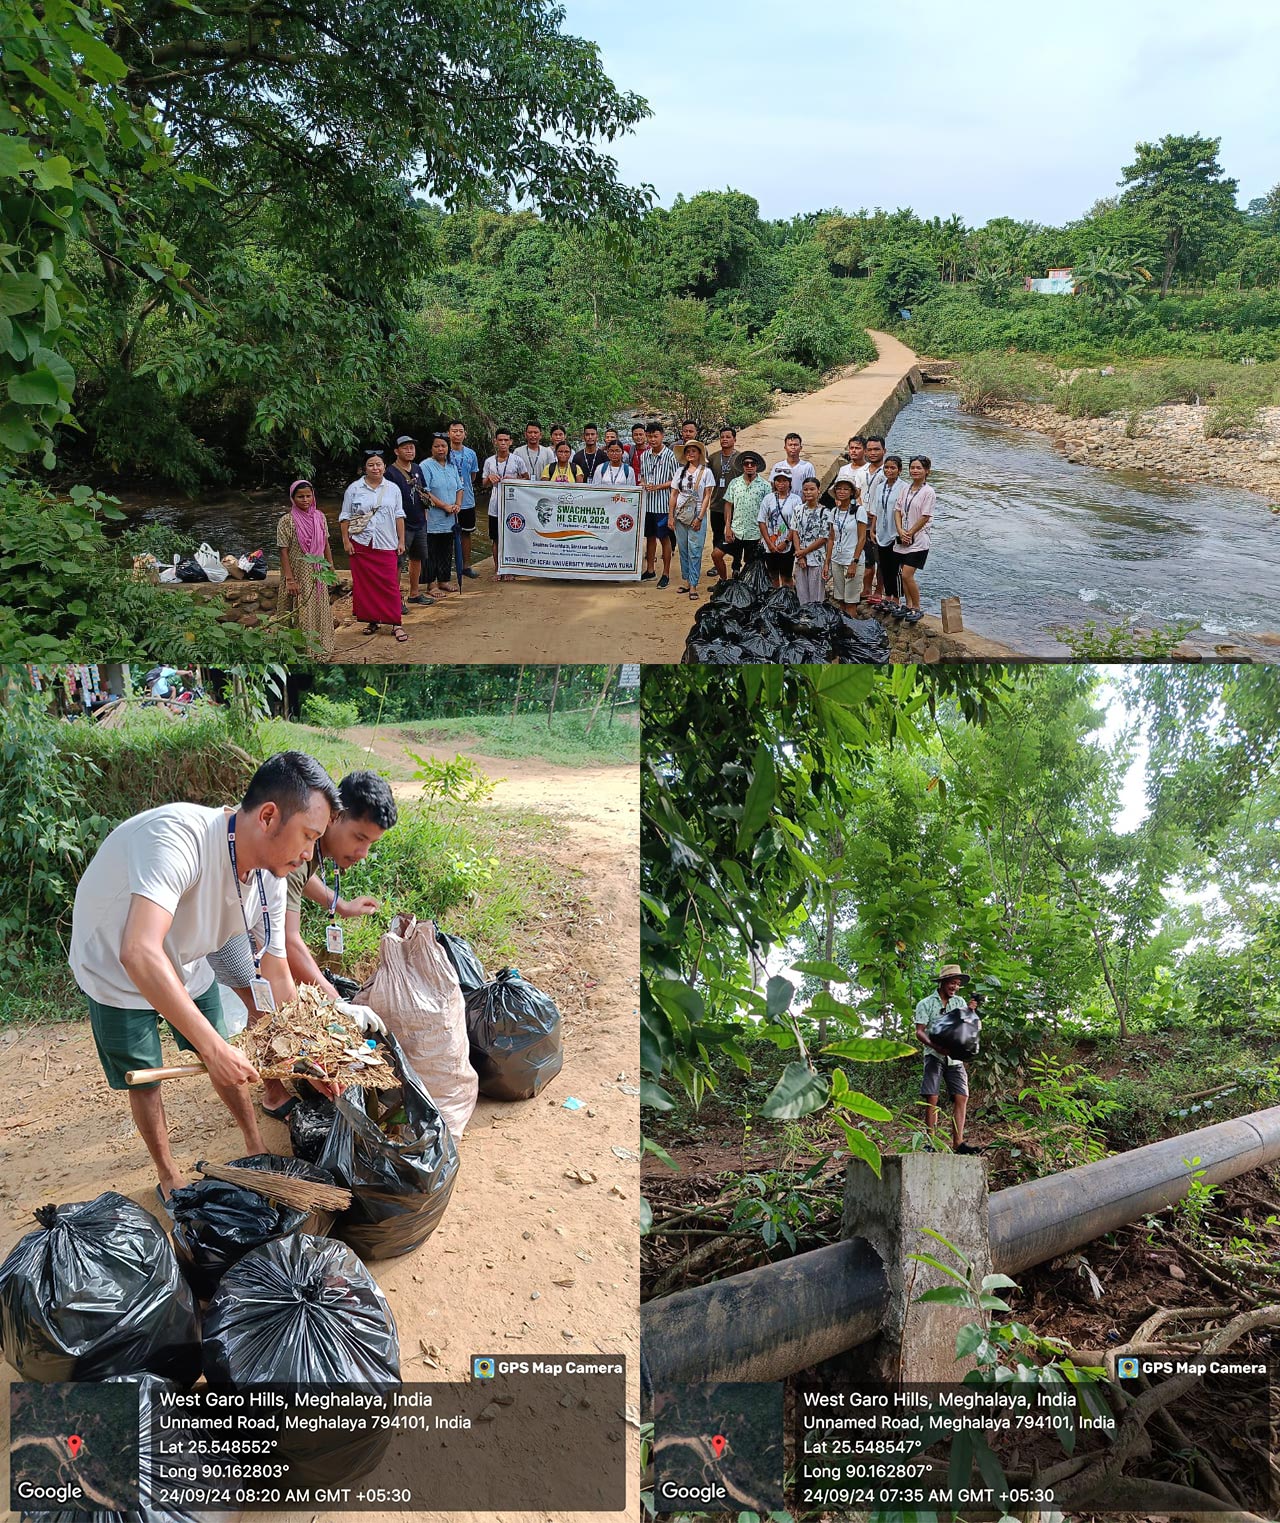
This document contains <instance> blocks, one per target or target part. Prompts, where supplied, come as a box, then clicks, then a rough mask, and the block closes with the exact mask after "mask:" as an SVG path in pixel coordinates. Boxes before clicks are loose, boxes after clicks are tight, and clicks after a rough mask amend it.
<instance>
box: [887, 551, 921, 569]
mask: <svg viewBox="0 0 1280 1523" xmlns="http://www.w3.org/2000/svg"><path fill="white" fill-rule="evenodd" d="M893 553H894V555H896V556H897V558H898V564H899V566H914V567H915V569H916V570H917V571H919V569H920V568H921V566H923V565H924V563H925V561H927V560H928V558H929V552H928V551H927V550H898V549H895V550H894V552H893Z"/></svg>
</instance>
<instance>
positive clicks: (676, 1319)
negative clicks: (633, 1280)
mask: <svg viewBox="0 0 1280 1523" xmlns="http://www.w3.org/2000/svg"><path fill="white" fill-rule="evenodd" d="M888 1301H889V1282H888V1280H887V1278H886V1276H885V1272H884V1265H883V1264H882V1263H881V1262H880V1257H879V1255H878V1254H877V1253H876V1252H875V1251H874V1250H873V1249H872V1248H871V1247H870V1245H869V1244H867V1243H864V1242H863V1241H862V1239H861V1238H854V1239H851V1240H850V1241H847V1242H843V1243H832V1244H831V1246H830V1247H828V1248H815V1249H813V1250H812V1251H811V1252H809V1253H801V1254H798V1255H797V1256H796V1257H795V1258H793V1259H782V1260H781V1261H780V1262H779V1263H777V1264H765V1265H764V1266H762V1267H761V1268H760V1269H749V1270H747V1271H746V1272H745V1273H743V1274H735V1275H730V1276H728V1278H727V1279H723V1280H716V1281H714V1282H713V1283H712V1284H710V1285H699V1286H696V1287H695V1288H694V1289H692V1290H678V1291H676V1292H675V1294H674V1295H670V1296H662V1297H660V1298H659V1299H658V1300H656V1301H650V1302H648V1303H647V1304H646V1305H645V1306H644V1307H643V1309H642V1332H643V1336H642V1339H641V1344H642V1348H643V1355H642V1376H641V1380H642V1386H643V1387H644V1389H645V1391H646V1392H649V1391H652V1390H658V1391H662V1390H666V1389H668V1388H669V1387H671V1386H673V1385H684V1384H689V1385H696V1384H701V1383H703V1382H706V1381H716V1380H748V1381H749V1380H761V1381H767V1380H782V1379H783V1378H785V1377H786V1376H787V1375H791V1374H793V1373H794V1372H795V1371H796V1370H804V1369H808V1367H809V1366H810V1365H811V1364H817V1363H818V1362H819V1361H820V1360H822V1359H829V1358H831V1356H832V1355H833V1354H839V1353H841V1352H842V1351H843V1350H845V1349H847V1348H853V1347H854V1346H855V1345H857V1344H859V1343H865V1342H866V1341H867V1339H868V1338H872V1337H874V1336H875V1334H876V1333H877V1332H878V1331H879V1328H880V1323H881V1320H882V1318H883V1317H884V1313H885V1308H886V1307H887V1305H888Z"/></svg>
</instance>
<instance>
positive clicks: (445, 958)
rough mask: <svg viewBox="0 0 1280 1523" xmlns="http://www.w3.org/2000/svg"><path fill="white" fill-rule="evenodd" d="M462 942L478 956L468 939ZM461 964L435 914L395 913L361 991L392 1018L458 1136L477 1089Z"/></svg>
mask: <svg viewBox="0 0 1280 1523" xmlns="http://www.w3.org/2000/svg"><path fill="white" fill-rule="evenodd" d="M460 948H461V949H462V950H463V951H465V953H466V955H467V957H468V958H469V960H470V961H471V962H475V959H474V956H473V955H472V954H471V949H470V947H468V946H467V944H466V942H465V941H464V942H461V943H460ZM475 966H476V967H477V968H478V967H479V963H475ZM456 967H457V964H456V962H455V961H454V958H453V956H451V955H450V953H449V952H448V950H447V949H446V947H445V946H444V944H443V938H442V937H441V936H440V934H439V932H438V931H437V930H436V927H435V925H434V924H433V923H432V922H431V921H430V920H415V919H414V917H413V916H412V915H397V916H395V918H394V919H393V920H392V922H391V929H390V930H389V931H388V932H387V933H386V935H385V936H384V937H383V938H382V941H381V943H380V945H379V947H378V962H377V966H376V967H375V968H374V970H373V977H372V978H371V979H370V980H369V982H368V983H367V984H365V986H364V988H363V989H361V991H360V995H359V999H360V1002H361V1003H362V1004H365V1005H368V1006H369V1008H370V1009H371V1010H375V1011H376V1012H377V1013H378V1014H379V1015H380V1016H381V1017H382V1019H383V1020H384V1021H385V1022H386V1023H387V1030H388V1031H389V1032H390V1033H391V1034H392V1036H394V1037H395V1038H396V1040H397V1041H398V1042H399V1044H400V1046H401V1048H402V1050H403V1052H404V1055H405V1057H406V1058H407V1059H408V1061H409V1065H410V1067H411V1068H412V1069H413V1072H414V1073H415V1074H416V1075H417V1077H418V1079H419V1081H420V1082H421V1084H422V1086H423V1088H424V1089H425V1090H426V1091H427V1093H428V1094H429V1095H430V1096H431V1099H432V1100H433V1101H434V1103H435V1106H436V1109H437V1110H438V1111H439V1112H440V1114H441V1115H442V1116H443V1117H444V1119H445V1124H446V1125H447V1126H448V1128H449V1130H450V1131H451V1132H452V1133H453V1136H454V1139H455V1141H456V1140H458V1139H460V1138H461V1137H462V1134H463V1132H464V1131H465V1130H466V1125H467V1122H468V1121H470V1120H471V1113H472V1111H474V1110H475V1108H476V1095H477V1087H476V1075H475V1070H474V1069H473V1068H472V1067H471V1062H470V1059H469V1058H468V1056H467V1017H466V1010H465V1009H464V1007H463V1002H462V987H461V983H460V980H459V977H458V974H457V972H456ZM481 981H482V982H483V972H482V973H481Z"/></svg>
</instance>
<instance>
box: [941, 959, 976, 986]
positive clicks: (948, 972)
mask: <svg viewBox="0 0 1280 1523" xmlns="http://www.w3.org/2000/svg"><path fill="white" fill-rule="evenodd" d="M944 978H958V979H959V980H960V982H961V983H962V984H967V983H968V982H969V975H968V974H967V973H961V971H960V964H959V963H955V962H949V963H948V964H947V965H946V967H945V968H939V969H938V976H937V978H935V979H934V983H936V984H940V983H941V982H942V980H943V979H944Z"/></svg>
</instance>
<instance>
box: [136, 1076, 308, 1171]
mask: <svg viewBox="0 0 1280 1523" xmlns="http://www.w3.org/2000/svg"><path fill="white" fill-rule="evenodd" d="M297 1108H298V1097H297V1095H290V1096H289V1098H288V1099H287V1100H286V1101H285V1102H284V1104H283V1105H276V1106H271V1105H264V1106H263V1107H262V1114H263V1115H264V1116H270V1117H271V1119H272V1120H273V1121H287V1120H288V1119H289V1117H290V1116H292V1115H293V1113H294V1111H296V1110H297ZM159 1188H160V1187H159V1185H157V1186H156V1189H157V1190H158V1189H159Z"/></svg>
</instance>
